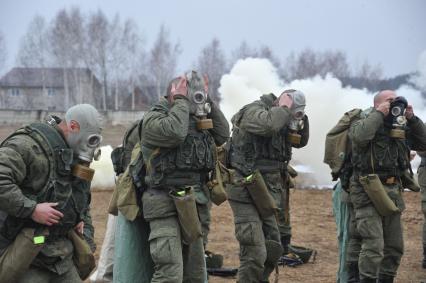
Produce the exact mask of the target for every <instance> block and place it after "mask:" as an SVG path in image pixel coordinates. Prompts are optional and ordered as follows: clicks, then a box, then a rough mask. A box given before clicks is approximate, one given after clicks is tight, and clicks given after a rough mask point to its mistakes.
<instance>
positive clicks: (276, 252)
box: [265, 240, 284, 266]
mask: <svg viewBox="0 0 426 283" xmlns="http://www.w3.org/2000/svg"><path fill="white" fill-rule="evenodd" d="M265 246H266V260H265V264H268V265H272V266H275V265H276V264H277V261H278V259H279V258H280V257H281V256H282V254H283V251H284V249H283V247H282V246H281V243H279V242H277V241H273V240H266V241H265Z"/></svg>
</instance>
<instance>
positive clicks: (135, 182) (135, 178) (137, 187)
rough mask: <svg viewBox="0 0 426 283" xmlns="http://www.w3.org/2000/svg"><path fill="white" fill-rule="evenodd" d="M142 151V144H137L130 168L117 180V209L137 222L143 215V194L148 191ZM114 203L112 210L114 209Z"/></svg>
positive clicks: (128, 218) (133, 151)
mask: <svg viewBox="0 0 426 283" xmlns="http://www.w3.org/2000/svg"><path fill="white" fill-rule="evenodd" d="M140 149H141V148H140V143H137V144H136V145H135V147H134V148H133V150H132V155H131V162H130V164H129V166H127V168H126V170H125V171H124V173H123V174H121V175H120V176H119V177H118V178H117V182H116V189H115V191H116V193H117V209H118V210H119V211H120V212H121V213H122V214H123V216H124V217H125V218H126V219H127V220H129V221H133V220H135V219H136V217H137V216H138V215H139V214H140V213H141V206H142V204H141V198H142V193H143V191H144V190H145V189H146V184H145V182H144V180H145V175H146V166H145V162H144V160H143V157H142V152H141V150H140ZM113 197H114V196H113ZM112 201H113V199H112ZM112 201H111V204H112V206H111V208H112V209H113V208H114V207H113V202H112Z"/></svg>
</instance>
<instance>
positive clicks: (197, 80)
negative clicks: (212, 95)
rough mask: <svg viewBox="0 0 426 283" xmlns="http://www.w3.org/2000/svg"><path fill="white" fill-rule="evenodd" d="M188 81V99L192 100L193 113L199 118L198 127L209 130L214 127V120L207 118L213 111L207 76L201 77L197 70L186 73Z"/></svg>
mask: <svg viewBox="0 0 426 283" xmlns="http://www.w3.org/2000/svg"><path fill="white" fill-rule="evenodd" d="M186 78H187V82H188V99H189V101H190V102H191V114H193V115H194V116H195V117H197V118H198V120H197V129H199V130H207V129H211V128H213V121H212V120H211V119H207V115H208V114H209V113H210V112H211V105H210V103H209V102H207V97H208V93H207V84H208V82H207V78H202V77H200V76H199V75H198V74H197V72H195V71H192V72H190V73H188V74H186Z"/></svg>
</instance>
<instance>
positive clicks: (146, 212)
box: [141, 71, 229, 282]
mask: <svg viewBox="0 0 426 283" xmlns="http://www.w3.org/2000/svg"><path fill="white" fill-rule="evenodd" d="M207 93H208V86H207V79H206V78H202V77H200V76H199V75H198V74H197V72H195V71H192V72H190V73H188V74H187V75H186V76H185V77H182V78H179V79H175V80H174V81H173V82H172V85H171V90H170V95H168V96H167V97H166V98H162V99H161V100H160V101H159V103H157V104H156V105H155V106H153V107H152V108H151V110H150V111H148V112H147V113H146V114H145V116H144V120H143V125H142V138H141V143H142V147H141V150H142V154H143V158H144V161H145V164H146V177H145V181H146V184H147V187H148V188H147V189H146V191H145V192H144V193H143V197H142V205H143V216H144V218H145V219H146V220H147V221H148V222H149V225H150V228H151V231H150V235H149V244H150V250H151V257H152V259H153V262H154V265H155V271H154V275H153V278H152V281H151V282H182V281H183V282H204V281H205V274H206V271H205V263H204V251H203V242H202V238H201V237H200V236H201V232H200V233H199V234H198V236H197V235H195V236H194V235H193V234H192V233H189V234H190V235H191V236H194V237H193V238H192V239H190V238H188V239H187V238H185V237H184V235H186V232H187V231H189V230H191V231H192V230H194V227H188V220H189V219H184V218H187V217H190V218H191V219H197V221H198V215H196V214H197V212H196V210H191V207H192V204H191V203H190V201H188V202H185V205H188V206H184V207H183V208H182V206H181V204H182V203H178V200H177V199H180V198H179V196H183V198H182V200H183V201H184V198H185V197H187V198H185V200H190V199H191V190H189V188H194V187H201V186H202V185H203V184H205V183H206V181H207V178H208V173H209V172H210V171H211V170H212V169H213V168H214V165H215V154H214V150H215V145H221V144H223V143H224V142H225V141H226V140H227V138H228V137H229V126H228V122H227V121H226V119H225V117H224V115H223V114H222V112H221V111H220V110H219V108H218V107H217V106H216V105H215V104H214V103H212V102H211V101H210V100H209V99H208V96H207ZM178 205H179V207H178ZM194 205H195V203H194ZM185 209H187V211H185ZM194 211H195V215H193V214H194ZM181 213H185V214H186V216H185V217H183V215H182V214H181ZM189 225H190V226H191V225H194V223H190V224H189ZM184 232H185V233H184ZM191 241H192V242H191Z"/></svg>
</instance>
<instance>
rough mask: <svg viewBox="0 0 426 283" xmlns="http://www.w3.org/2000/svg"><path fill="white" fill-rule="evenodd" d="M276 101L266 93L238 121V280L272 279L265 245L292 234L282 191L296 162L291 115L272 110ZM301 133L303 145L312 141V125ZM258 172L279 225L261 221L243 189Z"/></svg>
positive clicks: (234, 144)
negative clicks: (273, 203) (293, 160)
mask: <svg viewBox="0 0 426 283" xmlns="http://www.w3.org/2000/svg"><path fill="white" fill-rule="evenodd" d="M275 100H276V97H275V96H274V95H273V94H268V95H263V96H262V97H261V99H260V100H257V101H255V102H253V103H251V104H248V105H246V106H244V107H243V108H242V109H241V110H240V111H239V112H238V113H237V114H236V115H234V117H233V118H232V122H233V127H234V128H233V133H232V138H231V144H230V152H229V162H230V166H231V167H232V168H233V169H236V174H235V178H234V180H233V185H230V186H228V187H227V193H228V199H229V203H230V205H231V208H232V211H233V214H234V221H235V235H236V238H237V240H238V242H239V244H240V268H239V271H238V282H244V283H245V282H259V281H261V280H262V281H268V277H269V275H270V273H271V272H272V271H273V268H274V266H275V263H270V262H269V263H267V262H266V260H267V258H268V254H267V246H266V241H268V240H269V241H273V242H275V243H277V244H278V245H280V241H281V239H280V232H282V233H283V234H284V235H288V233H289V231H290V230H289V227H288V226H286V225H285V221H284V209H285V208H284V204H283V192H284V190H285V189H286V187H285V185H284V179H283V176H284V178H285V176H286V170H287V164H288V161H289V160H290V159H291V145H290V144H289V143H288V142H287V141H286V134H287V132H286V125H288V123H289V122H290V119H291V112H290V110H289V109H288V108H287V107H278V106H273V102H274V101H275ZM305 123H306V127H305V129H304V133H303V134H302V142H301V146H303V145H306V143H307V139H308V129H309V127H308V123H307V117H306V118H305ZM255 169H258V170H259V171H260V172H261V173H262V176H263V178H264V180H265V182H266V185H267V188H268V191H269V192H270V193H271V195H272V197H273V198H274V200H275V201H276V203H277V206H278V207H279V208H282V209H281V212H280V214H279V219H280V223H279V224H278V223H277V221H276V218H275V217H274V216H273V215H271V216H269V217H261V216H260V215H259V212H258V211H257V208H256V206H255V204H254V202H253V199H252V198H251V197H250V195H249V192H248V190H247V188H246V187H245V186H244V185H241V183H242V180H243V179H244V177H246V176H249V175H250V174H252V173H253V171H254V170H255Z"/></svg>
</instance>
